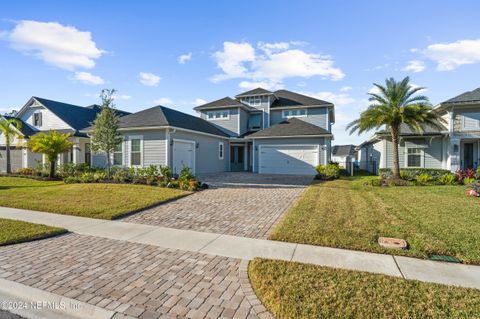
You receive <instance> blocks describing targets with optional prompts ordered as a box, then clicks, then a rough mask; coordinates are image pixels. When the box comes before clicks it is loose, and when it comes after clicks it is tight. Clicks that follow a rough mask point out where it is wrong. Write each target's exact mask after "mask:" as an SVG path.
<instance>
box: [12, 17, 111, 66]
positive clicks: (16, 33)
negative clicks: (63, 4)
mask: <svg viewBox="0 0 480 319" xmlns="http://www.w3.org/2000/svg"><path fill="white" fill-rule="evenodd" d="M3 37H4V38H6V39H7V41H9V42H10V45H11V46H12V48H14V49H15V50H17V51H20V52H22V53H24V54H27V55H32V56H34V57H36V58H38V59H41V60H43V61H44V62H46V63H48V64H51V65H54V66H56V67H59V68H63V69H67V70H75V69H78V68H86V69H91V68H93V67H94V66H95V60H96V59H98V58H100V57H101V56H102V54H104V53H105V51H103V50H100V49H98V48H97V45H96V43H95V42H94V41H93V40H92V35H91V33H90V32H88V31H79V30H78V29H76V28H75V27H72V26H65V25H62V24H60V23H57V22H38V21H31V20H22V21H19V22H18V23H17V25H16V26H15V28H14V29H13V30H12V31H11V32H8V34H7V35H4V36H3Z"/></svg>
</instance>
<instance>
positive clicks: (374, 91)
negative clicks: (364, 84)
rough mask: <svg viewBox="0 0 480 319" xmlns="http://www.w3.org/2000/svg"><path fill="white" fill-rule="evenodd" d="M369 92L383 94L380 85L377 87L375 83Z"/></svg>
mask: <svg viewBox="0 0 480 319" xmlns="http://www.w3.org/2000/svg"><path fill="white" fill-rule="evenodd" d="M368 93H373V94H381V93H382V92H381V91H380V89H379V88H378V87H376V86H375V85H373V86H372V87H371V88H370V90H368Z"/></svg>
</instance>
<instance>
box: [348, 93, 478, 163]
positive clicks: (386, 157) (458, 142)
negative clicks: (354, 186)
mask: <svg viewBox="0 0 480 319" xmlns="http://www.w3.org/2000/svg"><path fill="white" fill-rule="evenodd" d="M433 112H438V113H439V114H440V116H441V117H442V118H443V119H444V120H445V124H444V126H445V127H444V128H443V129H441V130H438V129H435V128H432V127H428V126H427V127H425V128H424V132H423V133H416V132H415V131H414V130H412V129H410V128H409V127H407V126H405V125H402V127H401V129H400V132H401V134H400V147H399V162H400V168H435V169H447V170H450V171H452V172H455V171H456V170H458V169H467V168H477V167H478V166H479V164H480V88H477V89H475V90H473V91H470V92H465V93H463V94H460V95H458V96H456V97H454V98H451V99H449V100H447V101H445V102H442V103H440V104H439V105H438V106H436V107H435V109H434V110H433ZM357 149H358V152H359V160H360V167H361V168H363V169H367V170H369V171H374V172H377V169H378V168H392V165H393V159H392V142H391V138H390V135H389V132H387V131H379V132H376V133H375V135H374V136H373V137H371V138H370V139H368V140H367V141H366V142H364V143H362V144H361V145H360V146H358V147H357Z"/></svg>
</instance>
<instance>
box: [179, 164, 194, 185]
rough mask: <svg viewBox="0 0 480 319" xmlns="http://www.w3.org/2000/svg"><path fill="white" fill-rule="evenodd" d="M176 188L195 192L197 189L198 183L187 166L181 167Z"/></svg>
mask: <svg viewBox="0 0 480 319" xmlns="http://www.w3.org/2000/svg"><path fill="white" fill-rule="evenodd" d="M178 186H179V187H180V189H183V190H190V191H192V190H196V189H197V188H198V182H197V180H196V179H195V176H194V175H193V173H192V171H191V170H190V168H188V167H187V166H184V167H182V170H181V171H180V176H179V177H178Z"/></svg>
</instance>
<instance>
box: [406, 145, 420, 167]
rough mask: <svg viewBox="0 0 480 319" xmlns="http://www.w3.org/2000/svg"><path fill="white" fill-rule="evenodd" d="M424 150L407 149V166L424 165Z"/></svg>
mask: <svg viewBox="0 0 480 319" xmlns="http://www.w3.org/2000/svg"><path fill="white" fill-rule="evenodd" d="M422 155H423V150H422V149H421V148H408V149H407V167H422Z"/></svg>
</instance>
